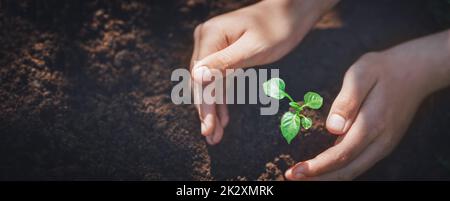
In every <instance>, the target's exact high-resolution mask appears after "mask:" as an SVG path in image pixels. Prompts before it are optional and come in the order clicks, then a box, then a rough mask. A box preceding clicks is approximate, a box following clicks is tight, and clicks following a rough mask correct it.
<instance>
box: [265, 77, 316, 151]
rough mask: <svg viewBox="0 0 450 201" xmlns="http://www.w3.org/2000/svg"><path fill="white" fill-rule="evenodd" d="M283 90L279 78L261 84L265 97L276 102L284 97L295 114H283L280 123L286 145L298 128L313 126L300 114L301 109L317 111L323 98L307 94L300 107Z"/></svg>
mask: <svg viewBox="0 0 450 201" xmlns="http://www.w3.org/2000/svg"><path fill="white" fill-rule="evenodd" d="M285 88H286V84H285V83H284V81H283V80H282V79H280V78H272V79H270V80H268V81H266V82H264V84H263V90H264V93H265V94H266V95H267V96H270V97H272V98H275V99H278V100H281V99H283V98H285V97H286V98H287V99H289V101H290V102H289V105H290V106H291V107H292V108H293V109H294V110H295V113H293V112H286V113H284V115H283V117H281V122H280V129H281V134H282V135H283V137H284V139H286V141H287V143H288V144H290V143H291V142H292V140H293V139H294V138H295V136H297V134H298V133H299V131H300V127H303V128H304V129H309V128H311V126H312V124H313V122H312V120H311V118H309V117H306V116H305V115H303V114H302V113H301V112H302V111H303V109H304V108H305V107H308V108H311V109H315V110H317V109H319V108H320V107H322V103H323V98H322V97H321V96H320V95H319V94H318V93H316V92H308V93H306V94H305V96H304V97H303V104H302V105H300V104H298V103H297V101H294V99H292V97H291V96H289V94H288V93H286V91H285Z"/></svg>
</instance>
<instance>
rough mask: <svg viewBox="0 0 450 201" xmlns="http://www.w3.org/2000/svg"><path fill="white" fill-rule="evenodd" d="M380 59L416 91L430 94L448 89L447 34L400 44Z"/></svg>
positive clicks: (449, 42) (449, 43)
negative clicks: (406, 77)
mask: <svg viewBox="0 0 450 201" xmlns="http://www.w3.org/2000/svg"><path fill="white" fill-rule="evenodd" d="M383 55H384V58H385V59H386V61H390V62H389V63H391V65H393V67H394V68H397V69H399V70H400V71H401V72H398V73H402V74H405V75H408V77H410V78H411V79H410V80H411V82H412V83H411V84H414V85H415V86H416V87H417V90H420V91H423V92H425V93H426V94H430V93H433V92H435V91H437V90H439V89H442V88H445V87H447V86H449V85H450V30H447V31H443V32H440V33H436V34H432V35H429V36H425V37H422V38H419V39H415V40H413V41H410V42H406V43H403V44H400V45H398V46H395V47H393V48H391V49H388V50H386V51H383Z"/></svg>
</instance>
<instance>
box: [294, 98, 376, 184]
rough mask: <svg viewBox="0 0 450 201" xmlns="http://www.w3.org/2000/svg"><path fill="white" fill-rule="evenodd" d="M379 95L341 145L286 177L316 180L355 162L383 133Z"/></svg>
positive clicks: (369, 103)
mask: <svg viewBox="0 0 450 201" xmlns="http://www.w3.org/2000/svg"><path fill="white" fill-rule="evenodd" d="M376 96H377V93H371V94H370V95H369V96H368V98H367V101H366V102H365V103H364V104H363V107H362V108H361V110H360V112H359V113H358V115H357V117H356V121H355V123H354V124H353V125H352V127H351V128H350V130H349V131H348V132H347V134H346V135H344V136H343V138H342V141H341V142H339V143H337V144H336V145H335V146H333V147H331V148H329V149H327V150H325V151H324V152H322V153H321V154H319V155H318V156H316V157H315V158H313V159H311V160H308V161H305V162H300V163H298V164H296V165H295V166H294V167H293V168H291V169H290V170H289V171H287V172H286V177H287V178H288V179H291V180H299V179H302V178H306V177H315V176H319V175H321V174H325V173H327V172H331V171H334V170H336V169H339V168H341V167H343V166H345V165H347V164H348V163H350V162H351V161H352V160H353V159H354V158H356V157H357V156H358V155H359V154H360V153H361V152H362V151H363V150H364V149H365V148H366V147H367V146H368V145H369V144H370V143H371V142H372V141H373V140H374V139H375V138H376V136H377V135H378V134H380V133H382V132H383V129H382V127H383V126H382V124H380V123H379V122H380V121H379V120H378V119H374V118H378V117H381V116H382V111H381V110H380V109H379V107H377V102H379V101H380V100H379V99H377V98H376Z"/></svg>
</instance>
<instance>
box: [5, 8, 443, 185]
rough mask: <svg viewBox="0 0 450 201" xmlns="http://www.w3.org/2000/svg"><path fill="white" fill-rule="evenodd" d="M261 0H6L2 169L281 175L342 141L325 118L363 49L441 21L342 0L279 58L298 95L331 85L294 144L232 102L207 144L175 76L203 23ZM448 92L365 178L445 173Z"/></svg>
mask: <svg viewBox="0 0 450 201" xmlns="http://www.w3.org/2000/svg"><path fill="white" fill-rule="evenodd" d="M252 2H253V1H250V0H249V1H237V0H236V1H226V0H220V1H206V0H189V1H181V0H179V1H160V2H158V3H157V2H155V1H151V2H144V1H137V0H130V1H92V2H90V3H87V2H82V1H57V0H53V1H52V0H49V1H43V0H37V1H31V0H19V1H0V179H1V180H63V179H64V180H65V179H73V180H84V179H100V180H104V179H107V180H284V177H283V172H284V171H285V170H286V169H287V168H288V167H289V166H290V165H292V164H294V163H295V162H297V161H300V160H305V159H309V158H312V157H314V156H315V155H317V154H318V153H320V152H321V151H323V150H325V149H327V148H328V147H329V146H331V145H332V144H333V143H334V139H335V137H334V136H332V135H330V134H329V133H327V132H326V130H324V124H323V121H324V120H325V118H326V115H327V112H328V109H329V108H330V104H331V103H332V101H333V99H334V97H335V96H336V94H337V92H338V90H339V87H340V84H341V81H342V78H343V74H344V72H345V70H346V69H347V68H348V67H349V66H350V65H351V64H352V63H353V62H354V61H355V60H356V59H357V58H358V57H359V56H360V55H362V54H363V53H365V52H367V51H373V50H381V49H383V48H387V47H389V46H392V45H395V44H397V43H399V42H403V41H406V40H409V39H412V38H415V37H419V36H423V35H426V34H429V33H433V32H436V31H438V30H441V29H443V27H442V26H440V24H438V23H437V22H436V20H435V17H434V15H433V14H432V13H431V12H430V11H429V10H428V9H425V8H427V7H428V4H427V2H426V1H420V0H414V1H395V2H393V1H387V0H386V1H385V0H382V1H356V0H350V1H344V2H342V3H341V4H340V5H339V6H338V7H337V8H336V9H335V10H334V11H332V12H330V14H329V15H327V16H326V17H325V18H324V20H323V21H322V22H321V23H319V24H318V26H317V27H316V29H315V30H313V31H312V32H311V34H309V35H308V36H307V37H306V38H305V39H304V41H303V42H302V44H301V45H300V46H299V47H298V48H296V49H295V50H294V51H293V52H292V53H291V54H289V55H288V56H287V57H285V58H283V59H282V60H280V61H279V62H277V63H275V64H273V65H270V67H272V66H273V67H277V68H280V69H281V77H282V78H283V79H284V80H285V81H286V82H287V86H288V91H289V93H290V94H291V95H292V96H293V97H295V98H301V97H302V96H303V94H304V93H305V92H306V91H309V90H314V91H318V92H319V93H320V94H322V95H324V97H325V105H324V107H323V108H322V109H321V110H319V111H318V112H308V115H312V116H313V117H314V121H315V125H314V127H313V128H312V129H310V130H309V131H302V134H301V135H299V137H297V138H296V139H295V140H294V141H293V142H292V144H291V145H288V144H287V143H286V142H285V141H284V139H283V138H282V136H281V134H280V132H279V130H278V123H279V119H280V115H281V114H280V115H276V116H260V115H259V107H260V105H234V106H231V107H230V113H231V122H230V124H229V127H228V128H227V129H226V130H225V136H224V138H223V140H222V142H221V143H220V144H218V145H216V146H213V147H212V146H208V145H207V144H206V143H205V140H204V138H203V137H202V136H201V135H200V128H199V125H200V124H199V120H198V118H197V113H196V111H195V109H194V107H193V106H192V105H174V104H173V103H172V102H171V100H170V91H171V88H172V86H173V85H174V84H176V83H172V82H171V81H170V75H171V72H172V70H174V69H176V68H180V67H184V68H186V67H187V65H188V63H189V58H190V54H191V51H192V37H191V36H192V32H193V29H194V27H195V25H197V24H199V23H200V22H202V21H204V20H206V19H208V18H210V17H212V16H215V15H218V14H220V13H223V12H226V11H230V10H234V9H237V8H239V7H242V6H245V5H248V4H250V3H252ZM448 92H449V90H443V91H442V92H440V93H438V94H436V95H433V96H432V97H430V98H429V99H428V100H426V101H425V102H424V104H423V107H421V110H420V111H419V112H418V115H417V117H416V119H415V120H414V122H413V124H412V126H411V128H410V129H409V131H408V133H407V135H406V137H405V139H404V140H403V142H402V143H401V144H400V145H399V146H398V148H397V149H396V150H395V151H394V152H393V154H392V155H391V156H389V157H388V158H386V159H385V160H383V161H381V162H380V163H379V164H377V165H376V166H375V167H374V168H372V169H371V170H369V171H368V172H367V173H366V174H364V175H362V176H361V177H360V178H359V179H364V180H366V179H371V180H372V179H374V180H381V179H450V146H448V143H450V132H449V131H448V128H449V127H448V121H449V120H450V105H449V104H448V102H449V101H450V96H449V93H448ZM283 103H284V102H281V105H282V107H281V111H286V110H288V108H287V103H286V104H283Z"/></svg>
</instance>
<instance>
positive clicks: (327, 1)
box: [265, 0, 339, 41]
mask: <svg viewBox="0 0 450 201" xmlns="http://www.w3.org/2000/svg"><path fill="white" fill-rule="evenodd" d="M265 1H268V2H270V3H273V4H275V5H276V6H278V7H279V8H281V9H283V10H284V11H285V12H286V13H288V15H289V16H288V17H289V18H290V19H292V24H291V26H292V27H293V28H294V30H295V31H294V35H295V36H294V38H295V39H296V40H297V41H300V40H301V39H302V38H303V37H304V36H305V35H306V33H308V32H309V31H310V29H311V28H312V27H313V26H314V25H315V24H316V23H317V21H319V20H320V18H321V17H322V15H323V14H325V13H326V12H327V11H328V10H330V9H331V8H332V7H334V6H335V5H336V4H337V3H338V2H339V0H265Z"/></svg>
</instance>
